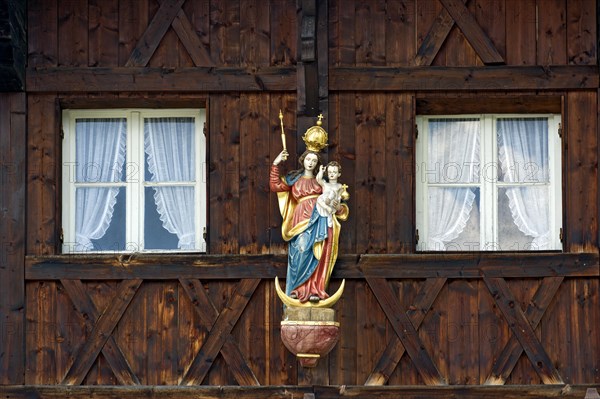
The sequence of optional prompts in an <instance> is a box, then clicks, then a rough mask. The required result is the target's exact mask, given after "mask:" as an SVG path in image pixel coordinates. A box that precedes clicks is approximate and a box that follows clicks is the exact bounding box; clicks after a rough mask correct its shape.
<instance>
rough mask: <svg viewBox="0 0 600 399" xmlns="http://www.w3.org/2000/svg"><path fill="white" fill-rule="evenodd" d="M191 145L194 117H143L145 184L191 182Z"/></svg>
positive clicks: (192, 174)
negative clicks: (146, 182)
mask: <svg viewBox="0 0 600 399" xmlns="http://www.w3.org/2000/svg"><path fill="white" fill-rule="evenodd" d="M194 142H195V124H194V118H144V149H145V156H144V159H145V161H144V164H145V170H146V173H145V179H146V181H151V182H189V181H194V180H195V173H196V169H195V153H194V149H195V146H194Z"/></svg>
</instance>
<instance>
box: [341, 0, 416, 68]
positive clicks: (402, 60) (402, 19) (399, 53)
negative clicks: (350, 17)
mask: <svg viewBox="0 0 600 399" xmlns="http://www.w3.org/2000/svg"><path fill="white" fill-rule="evenodd" d="M415 3H416V0H400V1H394V2H388V3H387V4H386V18H385V47H386V48H385V60H386V65H387V66H409V65H412V63H413V61H414V58H415V55H416V48H415V46H414V44H413V42H414V34H415V33H414V32H415V30H416V27H417V26H416V25H417V22H416V20H415V16H416V4H415ZM344 4H345V3H344ZM409 43H410V44H409Z"/></svg>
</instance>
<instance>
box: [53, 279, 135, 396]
mask: <svg viewBox="0 0 600 399" xmlns="http://www.w3.org/2000/svg"><path fill="white" fill-rule="evenodd" d="M141 284H142V280H140V279H134V280H125V281H123V282H122V283H121V284H120V285H119V288H118V290H117V294H116V297H115V301H114V302H113V304H112V306H111V308H110V309H108V310H106V311H105V312H104V313H102V315H101V316H100V318H99V319H98V320H97V321H96V324H95V326H94V328H93V330H92V332H91V334H90V339H89V340H88V341H87V342H86V343H85V344H84V345H83V346H82V347H81V349H80V350H79V353H78V354H77V355H76V356H75V361H74V362H73V365H72V366H71V368H70V369H69V371H68V372H67V375H66V376H65V378H64V379H63V381H62V383H63V384H67V385H78V384H80V383H81V382H82V381H83V379H84V378H85V375H86V374H87V372H88V370H89V369H90V367H91V366H92V364H93V362H94V361H95V360H96V357H97V356H98V354H99V353H100V351H101V350H102V348H103V347H104V345H105V344H106V341H107V340H108V338H109V336H110V335H111V334H112V332H113V330H114V328H115V326H116V325H117V323H118V322H119V320H120V319H121V317H122V316H123V313H125V310H126V309H127V307H128V306H129V304H130V303H131V300H132V299H133V297H134V295H135V293H136V292H137V290H138V288H139V286H140V285H141Z"/></svg>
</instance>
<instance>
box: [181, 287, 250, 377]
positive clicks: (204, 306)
mask: <svg viewBox="0 0 600 399" xmlns="http://www.w3.org/2000/svg"><path fill="white" fill-rule="evenodd" d="M179 283H180V284H181V286H182V287H183V289H184V291H185V293H186V294H187V295H188V297H189V298H190V300H191V301H192V304H193V306H194V309H195V310H196V313H198V315H199V316H200V319H201V322H202V325H203V327H204V328H206V330H207V331H210V330H211V329H212V328H213V326H214V324H215V323H216V321H217V319H218V318H219V312H218V311H217V309H216V308H215V305H214V304H213V303H212V301H211V300H210V298H209V297H208V294H207V293H206V291H205V290H204V287H203V286H202V284H201V283H200V280H196V279H180V280H179ZM221 355H222V356H223V359H224V360H225V362H226V363H227V366H228V367H229V371H230V372H231V373H232V374H233V376H234V377H235V380H236V381H237V382H238V384H240V385H246V386H255V385H260V383H259V382H258V379H257V378H256V376H255V375H254V372H253V371H252V369H251V368H250V366H248V362H247V361H246V359H245V358H244V355H243V354H242V352H241V351H240V348H239V347H238V345H237V343H236V342H235V341H234V340H233V339H232V337H231V335H229V337H227V339H226V340H225V342H224V343H223V347H222V348H221Z"/></svg>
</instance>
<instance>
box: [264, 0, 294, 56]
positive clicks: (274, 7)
mask: <svg viewBox="0 0 600 399" xmlns="http://www.w3.org/2000/svg"><path fill="white" fill-rule="evenodd" d="M270 3H271V10H270V14H269V15H270V18H271V21H270V25H271V29H270V31H271V37H270V46H271V61H270V64H271V65H272V66H276V65H292V64H294V63H295V62H296V60H297V59H298V54H297V50H296V49H297V46H296V31H297V29H298V26H297V25H298V21H297V19H296V1H295V0H274V1H272V2H270Z"/></svg>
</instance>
